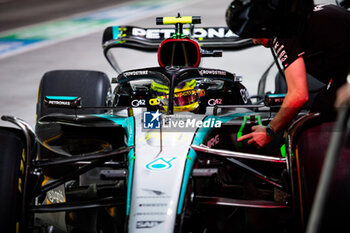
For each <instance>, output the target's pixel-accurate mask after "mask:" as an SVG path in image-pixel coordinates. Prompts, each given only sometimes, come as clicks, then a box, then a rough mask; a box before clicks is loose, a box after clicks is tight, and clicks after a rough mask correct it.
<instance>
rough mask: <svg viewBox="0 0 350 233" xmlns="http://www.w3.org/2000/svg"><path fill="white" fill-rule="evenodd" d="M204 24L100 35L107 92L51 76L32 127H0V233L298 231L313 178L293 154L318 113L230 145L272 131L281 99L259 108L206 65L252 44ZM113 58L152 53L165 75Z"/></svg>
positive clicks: (304, 160) (93, 77)
mask: <svg viewBox="0 0 350 233" xmlns="http://www.w3.org/2000/svg"><path fill="white" fill-rule="evenodd" d="M198 23H200V17H181V16H178V17H160V18H157V24H160V25H163V24H170V25H171V24H174V25H175V29H174V28H158V29H156V28H148V29H145V28H139V27H131V26H115V27H108V28H106V29H105V31H104V35H103V48H104V52H105V56H106V58H107V60H108V62H109V63H110V64H111V65H112V67H113V68H114V69H115V70H116V71H117V73H118V74H119V75H118V77H117V78H114V79H112V84H113V85H114V88H113V90H112V88H111V83H110V80H109V78H108V77H107V75H105V74H104V73H103V72H98V71H87V70H86V71H85V70H56V71H50V72H47V73H46V74H45V75H44V76H43V78H42V80H41V83H40V87H39V92H38V93H39V94H38V102H37V124H36V126H35V131H33V130H32V129H31V128H30V126H29V125H28V124H27V123H25V122H24V121H23V120H21V119H18V118H16V117H10V116H3V117H2V119H3V120H5V121H9V122H12V123H14V124H16V125H17V126H18V127H19V128H20V129H15V128H8V127H1V128H0V139H1V140H0V152H1V155H2V156H1V158H0V166H1V169H0V179H1V182H0V183H1V187H2V188H1V190H0V192H1V200H0V204H1V207H2V208H1V211H0V214H1V215H0V217H1V229H2V232H15V231H16V232H45V233H46V232H96V233H97V232H98V233H102V232H103V233H106V232H129V233H133V232H162V233H165V232H169V233H173V232H181V233H182V232H267V231H268V232H303V230H304V228H305V223H306V220H307V216H308V213H309V211H310V208H311V204H312V197H313V193H314V192H315V187H314V186H315V185H314V182H315V179H314V178H315V177H314V175H315V174H319V173H317V172H319V171H316V173H312V174H311V173H310V172H309V170H307V169H308V168H309V167H310V166H311V165H312V164H316V161H318V160H317V159H315V156H310V157H302V156H301V155H304V154H305V152H301V150H300V148H301V146H304V150H305V151H307V149H309V147H308V144H307V143H305V141H304V140H302V139H303V134H302V133H301V132H305V131H307V130H308V129H311V131H310V132H311V133H313V132H315V131H314V128H312V126H313V125H312V124H309V123H310V122H315V119H317V114H306V115H304V116H302V117H301V118H299V119H296V121H295V122H294V124H293V126H292V127H291V129H290V130H289V131H288V133H287V136H285V135H282V133H281V135H280V136H279V137H275V139H274V140H273V141H272V142H271V143H270V144H269V145H268V146H266V147H264V148H262V149H257V148H256V147H255V146H254V145H249V144H248V143H247V142H246V141H243V142H238V141H237V138H238V137H240V136H241V135H243V134H246V133H249V132H251V126H253V125H256V124H260V125H267V124H268V122H269V121H270V119H271V118H272V117H273V116H274V115H275V113H276V110H278V108H279V104H280V103H281V101H282V100H283V94H268V95H266V96H263V97H261V96H260V97H259V98H258V101H253V98H251V97H249V95H248V93H247V90H246V88H245V87H244V85H243V84H242V77H240V76H237V75H235V74H233V73H230V72H227V71H225V70H220V69H207V68H202V67H200V66H199V65H200V60H201V58H202V57H206V56H213V57H217V56H221V53H222V51H223V50H240V49H244V48H248V47H250V46H253V43H252V42H251V40H248V39H242V38H239V37H237V36H235V35H234V34H233V33H232V32H231V31H229V30H228V29H227V28H224V27H217V28H200V29H199V28H198V29H197V28H194V27H193V25H194V24H198ZM184 24H190V25H191V27H190V28H184V27H183V25H184ZM198 41H200V43H199V42H198ZM118 48H129V49H137V50H141V51H145V52H158V53H157V54H158V61H159V67H150V68H142V69H134V70H127V71H124V72H122V71H121V69H120V68H119V66H118V64H117V62H116V61H117V59H120V58H119V57H118V56H116V54H117V53H116V51H117V50H118ZM260 94H261V93H260ZM310 119H312V121H310ZM327 125H328V124H327ZM329 127H331V126H329ZM329 132H330V131H329ZM303 142H304V143H303ZM322 146H323V145H318V147H319V148H320V149H322V148H324V147H325V146H326V144H324V146H323V147H322ZM344 150H346V151H347V152H348V151H349V150H348V149H347V148H344ZM306 153H308V152H306ZM319 163H320V162H319ZM344 164H345V163H344ZM314 171H315V170H313V171H312V172H314ZM309 175H310V176H309ZM311 175H312V176H311ZM348 176H349V175H346V174H345V175H344V176H343V177H345V178H346V179H345V180H349V177H348ZM343 180H344V179H342V181H343ZM337 187H338V186H337ZM345 187H348V185H346V186H345ZM336 190H338V189H336ZM346 193H347V192H344V193H343V195H339V196H341V197H342V198H345V199H349V198H348V197H347V198H346V196H345V194H346ZM339 196H334V197H339ZM342 200H343V199H342ZM338 204H339V203H338ZM337 216H338V215H337ZM341 219H342V218H341Z"/></svg>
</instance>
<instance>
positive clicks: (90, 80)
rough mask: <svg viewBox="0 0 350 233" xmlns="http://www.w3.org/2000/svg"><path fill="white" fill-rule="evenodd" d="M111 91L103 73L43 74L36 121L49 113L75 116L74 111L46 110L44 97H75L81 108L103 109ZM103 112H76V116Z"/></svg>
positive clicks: (67, 71) (80, 71) (92, 110)
mask: <svg viewBox="0 0 350 233" xmlns="http://www.w3.org/2000/svg"><path fill="white" fill-rule="evenodd" d="M110 91H111V85H110V81H109V78H108V77H107V75H106V74H105V73H102V72H99V71H90V70H55V71H50V72H47V73H45V74H44V76H43V77H42V79H41V82H40V86H39V92H38V102H37V110H36V113H37V120H38V119H40V117H42V116H45V115H47V114H50V113H64V114H75V110H74V109H64V108H52V107H50V108H48V107H47V106H45V103H44V99H45V96H76V97H81V98H82V106H83V107H105V106H107V102H108V94H109V92H110ZM102 112H104V110H101V109H89V110H78V111H77V113H78V114H98V113H102Z"/></svg>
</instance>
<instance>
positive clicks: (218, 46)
mask: <svg viewBox="0 0 350 233" xmlns="http://www.w3.org/2000/svg"><path fill="white" fill-rule="evenodd" d="M183 31H184V34H185V35H188V36H189V37H190V38H191V39H195V40H197V41H198V43H199V45H200V47H201V49H202V50H203V54H205V53H206V52H207V51H212V50H222V51H237V50H241V49H245V48H249V47H252V46H254V44H253V42H252V40H251V39H243V38H240V37H238V36H237V35H236V34H234V33H233V32H231V31H230V30H229V29H228V28H227V27H198V28H194V27H191V28H184V29H183ZM174 33H175V28H142V27H134V26H113V27H107V28H106V29H105V31H104V34H103V40H102V46H103V50H104V54H105V56H106V58H107V60H108V61H109V63H110V64H111V65H112V67H113V68H114V69H115V70H116V71H117V72H118V73H121V70H120V68H119V66H118V64H117V63H116V61H115V59H114V58H113V57H112V56H111V54H110V53H109V50H110V49H111V48H116V47H122V48H130V49H136V50H140V51H144V52H157V51H158V47H159V45H160V43H161V42H162V41H163V40H165V39H167V38H171V37H172V35H173V34H174Z"/></svg>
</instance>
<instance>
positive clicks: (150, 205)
mask: <svg viewBox="0 0 350 233" xmlns="http://www.w3.org/2000/svg"><path fill="white" fill-rule="evenodd" d="M167 205H168V204H166V203H145V204H139V206H140V207H165V206H167Z"/></svg>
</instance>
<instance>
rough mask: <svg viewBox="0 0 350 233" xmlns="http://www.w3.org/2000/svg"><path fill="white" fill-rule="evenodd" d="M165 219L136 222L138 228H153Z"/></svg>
mask: <svg viewBox="0 0 350 233" xmlns="http://www.w3.org/2000/svg"><path fill="white" fill-rule="evenodd" d="M162 222H163V221H137V222H136V229H141V228H153V227H155V226H158V225H159V224H161V223H162Z"/></svg>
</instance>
